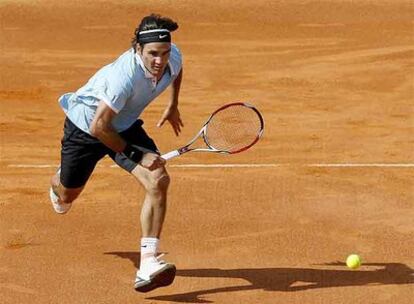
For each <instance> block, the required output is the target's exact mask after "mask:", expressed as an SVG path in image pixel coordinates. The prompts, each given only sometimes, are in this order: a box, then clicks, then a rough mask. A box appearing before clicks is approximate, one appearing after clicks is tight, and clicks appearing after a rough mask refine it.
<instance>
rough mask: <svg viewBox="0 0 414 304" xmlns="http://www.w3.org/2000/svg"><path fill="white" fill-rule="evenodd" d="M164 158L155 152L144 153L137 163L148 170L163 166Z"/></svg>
mask: <svg viewBox="0 0 414 304" xmlns="http://www.w3.org/2000/svg"><path fill="white" fill-rule="evenodd" d="M165 163H166V160H165V159H163V158H162V157H161V156H159V155H158V154H156V153H144V155H143V156H142V159H141V161H140V162H139V164H140V165H141V166H143V167H144V168H147V169H148V170H150V171H154V170H155V169H158V168H161V167H164V166H165Z"/></svg>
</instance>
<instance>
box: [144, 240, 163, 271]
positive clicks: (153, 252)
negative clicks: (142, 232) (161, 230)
mask: <svg viewBox="0 0 414 304" xmlns="http://www.w3.org/2000/svg"><path fill="white" fill-rule="evenodd" d="M159 242H160V240H159V239H158V238H154V237H144V238H142V239H141V267H140V268H142V266H143V265H144V264H146V263H148V262H150V261H153V260H154V259H155V258H156V256H157V253H158V246H159Z"/></svg>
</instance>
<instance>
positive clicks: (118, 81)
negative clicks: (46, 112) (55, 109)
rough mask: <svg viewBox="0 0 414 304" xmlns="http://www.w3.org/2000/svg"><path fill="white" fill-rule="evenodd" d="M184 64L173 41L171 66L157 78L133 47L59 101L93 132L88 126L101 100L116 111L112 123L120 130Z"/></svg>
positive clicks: (72, 117) (71, 116)
mask: <svg viewBox="0 0 414 304" xmlns="http://www.w3.org/2000/svg"><path fill="white" fill-rule="evenodd" d="M181 66H182V57H181V53H180V50H179V49H178V48H177V46H176V45H174V44H171V53H170V58H169V62H168V68H166V70H165V72H164V75H163V76H162V78H161V79H160V80H159V81H158V82H157V81H156V79H155V78H154V76H152V75H151V74H150V73H149V72H148V71H147V69H146V68H145V66H144V64H143V62H142V60H141V58H140V56H139V55H138V54H136V53H135V52H134V50H133V49H132V48H131V49H129V50H128V51H126V52H125V53H123V54H122V55H121V56H120V57H119V58H118V59H117V60H115V61H114V62H112V63H111V64H108V65H106V66H104V67H103V68H101V69H100V70H99V71H98V72H96V74H95V75H93V76H92V78H91V79H89V81H88V82H87V83H86V84H85V85H84V86H83V87H81V88H80V89H79V90H77V91H76V93H67V94H64V95H62V96H61V97H60V98H59V103H60V105H61V107H62V109H63V111H64V112H65V113H66V116H67V117H68V118H69V119H70V120H71V121H72V122H73V123H74V124H75V125H76V126H77V127H78V128H79V129H81V130H83V131H84V132H86V133H88V134H90V131H89V127H90V125H91V123H92V120H93V118H94V116H95V113H96V109H97V107H98V105H99V102H100V100H102V101H104V102H105V103H106V104H107V105H108V106H109V107H110V108H111V109H112V110H114V111H115V113H116V115H115V117H114V119H113V120H112V125H113V127H114V129H115V130H116V131H117V132H121V131H124V130H126V129H128V128H129V127H130V126H131V125H132V124H133V123H134V122H135V121H136V120H137V118H138V117H139V116H140V115H141V113H142V112H143V111H144V109H145V107H146V106H148V105H149V103H150V102H151V101H153V100H154V99H155V98H156V97H157V96H158V95H160V94H161V93H162V92H163V91H164V90H165V89H166V88H167V87H168V86H169V85H170V84H171V83H172V82H173V81H174V80H175V78H176V77H177V75H178V74H179V72H180V71H181Z"/></svg>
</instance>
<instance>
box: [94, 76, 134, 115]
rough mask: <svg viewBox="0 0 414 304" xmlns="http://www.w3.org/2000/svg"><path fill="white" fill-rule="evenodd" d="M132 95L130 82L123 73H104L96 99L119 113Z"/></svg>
mask: <svg viewBox="0 0 414 304" xmlns="http://www.w3.org/2000/svg"><path fill="white" fill-rule="evenodd" d="M131 94H132V85H131V81H130V80H129V79H128V78H127V77H126V75H125V74H123V73H116V72H115V73H114V72H112V73H106V75H105V77H104V79H103V81H102V82H101V87H100V88H99V93H98V96H97V97H98V98H99V99H100V100H103V101H104V102H105V103H106V105H107V106H109V107H110V108H111V109H112V110H113V111H114V112H115V113H119V112H120V111H121V110H122V108H123V107H124V106H125V104H126V102H127V100H128V98H129V97H130V96H131Z"/></svg>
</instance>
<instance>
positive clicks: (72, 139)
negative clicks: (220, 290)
mask: <svg viewBox="0 0 414 304" xmlns="http://www.w3.org/2000/svg"><path fill="white" fill-rule="evenodd" d="M177 28H178V25H177V23H176V22H174V21H173V20H171V19H170V18H167V17H162V16H160V15H155V14H152V15H149V16H146V17H144V18H143V19H142V21H141V23H140V25H139V26H138V28H137V29H136V30H135V35H134V38H133V41H132V47H131V48H130V49H129V50H127V51H126V52H125V53H123V54H122V55H121V56H120V57H119V58H118V59H116V60H115V61H114V62H112V63H111V64H109V65H106V66H104V67H103V68H101V69H100V70H99V71H97V72H96V74H95V75H93V76H92V78H90V79H89V81H88V82H87V83H86V84H85V85H84V86H83V87H81V88H80V89H79V90H77V91H76V92H75V93H67V94H64V95H63V96H61V97H60V99H59V103H60V105H61V107H62V109H63V111H64V112H65V114H66V119H65V123H64V135H63V138H62V148H61V166H60V167H59V170H58V171H57V172H56V174H55V175H54V176H53V177H52V179H51V188H50V199H51V202H52V205H53V208H54V210H55V211H56V212H57V213H60V214H64V213H66V212H68V211H69V209H70V208H71V206H72V204H73V201H74V200H75V199H76V198H77V197H78V196H79V194H80V193H81V192H82V190H83V189H84V187H85V184H86V182H87V181H88V179H89V177H90V175H91V173H92V171H93V170H94V168H95V165H96V164H97V162H98V161H99V160H100V159H102V158H103V157H104V156H106V155H109V157H111V158H112V159H113V160H114V161H115V163H117V164H118V165H119V166H120V167H121V168H123V169H125V170H126V171H128V172H129V173H131V174H132V175H133V176H134V177H136V179H137V180H138V181H139V182H140V183H141V184H142V185H143V186H144V188H145V190H146V195H145V199H144V203H143V206H142V210H141V229H142V238H141V260H140V269H139V270H138V271H137V275H136V280H135V289H136V290H137V291H140V292H147V291H150V290H153V289H155V288H157V287H160V286H167V285H170V284H171V283H172V282H173V280H174V277H175V271H176V269H175V265H174V264H171V263H166V262H164V261H161V260H159V259H158V258H157V254H158V248H159V238H160V234H161V230H162V226H163V221H164V217H165V212H166V202H167V189H168V185H169V183H170V177H169V175H168V173H167V171H166V169H165V160H164V159H163V158H162V157H161V156H160V154H159V152H158V149H157V146H156V144H155V143H154V141H153V140H152V138H151V137H150V136H149V135H148V134H147V133H146V132H145V130H144V129H143V121H142V120H141V119H139V116H140V115H141V113H142V112H143V111H144V109H145V108H146V107H147V106H148V105H149V104H150V103H151V102H152V101H153V100H154V99H155V98H156V97H157V96H158V95H159V94H161V93H162V92H163V91H164V90H165V89H166V88H167V87H168V86H169V85H171V87H172V94H171V100H170V102H169V104H168V106H167V108H166V109H165V111H164V113H163V114H162V116H161V119H160V120H159V122H158V127H161V126H162V125H163V124H164V123H165V122H166V121H168V122H169V123H170V124H171V126H172V128H173V130H174V132H175V134H176V135H177V136H178V135H179V134H180V132H181V127H183V123H182V121H181V118H180V112H179V109H178V97H179V92H180V86H181V79H182V74H183V71H182V58H181V53H180V51H179V49H178V47H177V46H176V45H175V44H173V43H171V32H173V31H175V30H176V29H177Z"/></svg>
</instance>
